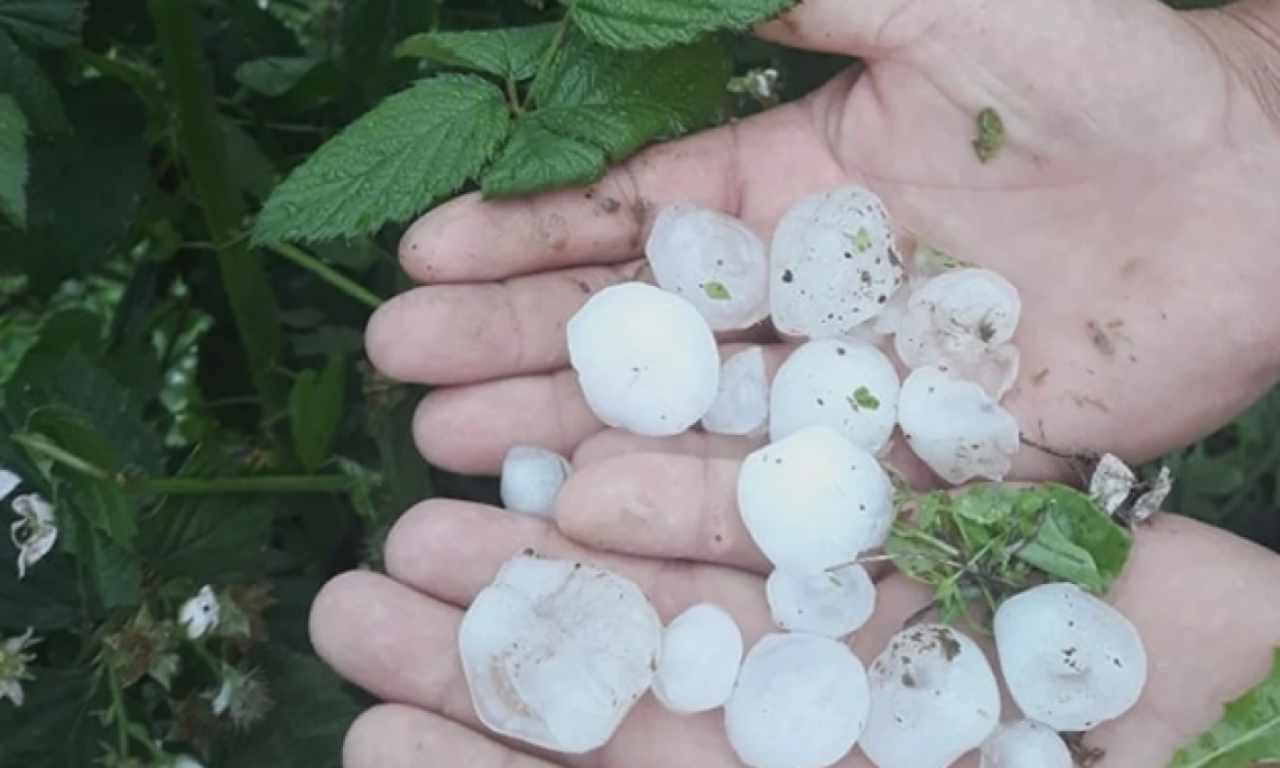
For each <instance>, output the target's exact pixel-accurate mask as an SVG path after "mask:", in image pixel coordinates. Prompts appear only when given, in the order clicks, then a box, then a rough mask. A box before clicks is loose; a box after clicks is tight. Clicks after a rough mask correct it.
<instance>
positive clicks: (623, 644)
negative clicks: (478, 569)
mask: <svg viewBox="0 0 1280 768" xmlns="http://www.w3.org/2000/svg"><path fill="white" fill-rule="evenodd" d="M661 643H662V623H661V621H660V620H659V618H658V614H657V612H656V611H655V610H654V608H653V606H652V605H651V604H650V603H649V601H648V600H647V599H646V598H645V596H644V594H643V593H642V592H641V591H640V589H639V587H637V586H636V585H635V584H634V583H632V582H631V581H629V580H627V579H625V578H623V577H621V576H618V575H616V574H613V573H609V572H607V571H602V570H600V569H598V568H594V567H591V566H589V565H584V564H581V563H575V562H572V561H566V560H551V559H543V558H540V557H538V556H536V555H533V554H531V553H525V554H522V555H518V556H516V557H515V558H513V559H511V560H509V561H508V562H507V563H506V564H505V565H503V567H502V568H501V569H500V570H499V571H498V574H497V576H496V577H495V578H494V580H493V582H492V583H491V584H490V585H489V586H487V587H485V588H484V589H483V590H481V592H480V594H479V595H477V596H476V599H475V601H474V602H473V603H472V604H471V607H470V608H469V609H468V610H467V612H466V614H465V615H464V616H463V618H462V625H461V626H460V627H459V629H458V651H459V655H460V656H461V660H462V668H463V672H464V674H465V676H466V680H467V685H468V688H469V689H470V692H471V700H472V703H473V705H474V706H475V710H476V714H477V716H478V717H479V718H480V721H481V722H482V723H484V725H485V726H486V727H488V728H489V729H491V730H493V731H494V732H496V733H498V734H501V735H503V736H507V737H510V738H513V739H518V740H520V741H523V742H526V743H529V744H533V745H535V746H538V747H542V748H544V749H549V750H553V751H556V752H563V753H568V754H581V753H584V752H589V751H591V750H593V749H598V748H599V747H601V746H603V745H604V744H606V743H607V742H608V741H609V739H611V738H612V737H613V734H614V733H615V732H616V731H617V729H618V726H620V725H621V724H622V721H623V719H624V718H625V717H626V716H627V713H628V712H630V710H631V708H632V707H633V706H634V705H635V703H636V702H637V701H639V700H640V698H641V697H642V696H643V695H644V694H645V692H646V691H648V690H649V687H650V684H651V683H652V680H653V674H654V672H653V671H654V669H655V667H656V666H657V663H658V657H659V653H660V649H661Z"/></svg>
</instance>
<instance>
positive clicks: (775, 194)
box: [400, 106, 841, 283]
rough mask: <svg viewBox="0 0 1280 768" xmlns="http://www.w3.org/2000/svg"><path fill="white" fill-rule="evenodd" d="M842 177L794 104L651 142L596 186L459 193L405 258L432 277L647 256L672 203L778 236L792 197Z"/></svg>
mask: <svg viewBox="0 0 1280 768" xmlns="http://www.w3.org/2000/svg"><path fill="white" fill-rule="evenodd" d="M823 128H825V126H823ZM778 146H786V148H787V151H786V152H778V151H777V148H778ZM797 169H805V172H804V173H798V172H797ZM840 181H841V174H840V170H839V164H838V163H837V162H836V161H835V160H834V159H833V158H832V156H831V154H830V152H829V150H828V149H827V145H826V141H825V135H824V134H823V133H822V132H821V131H820V130H818V127H817V126H815V125H814V124H813V123H812V120H811V115H810V114H809V113H808V112H806V110H804V109H803V108H801V107H797V106H786V107H781V108H778V109H774V110H770V111H769V112H766V113H762V114H759V115H755V116H752V117H751V118H748V119H746V120H743V121H740V122H738V123H735V124H733V125H730V126H725V127H722V128H717V129H714V130H709V131H706V132H703V133H699V134H696V135H694V136H690V137H687V138H684V139H681V140H679V141H674V142H670V143H665V144H659V145H656V146H654V147H651V148H649V149H647V150H645V151H644V152H641V153H639V154H638V155H636V156H635V157H633V158H632V159H630V160H629V161H627V162H626V163H625V164H623V165H621V166H619V167H617V168H615V169H613V170H612V171H610V172H609V174H608V175H606V176H605V177H604V178H603V179H602V180H601V181H599V182H598V183H596V184H593V185H591V186H590V187H588V188H586V189H569V190H560V191H554V192H548V193H544V194H540V195H536V196H532V197H522V198H518V199H508V200H484V199H482V198H481V197H480V196H479V195H474V194H473V195H469V196H466V197H462V198H459V199H457V200H455V201H453V202H450V203H447V204H445V205H443V206H440V207H439V208H437V209H435V210H434V211H432V212H430V213H428V214H427V215H426V216H424V217H422V218H421V219H419V220H418V221H417V222H416V223H415V224H414V225H413V226H412V227H410V229H409V231H408V232H407V233H406V234H405V237H404V239H403V241H402V242H401V246H400V259H401V262H402V263H403V265H404V268H405V271H406V272H407V273H408V274H409V275H410V276H411V277H413V278H414V279H416V280H419V281H421V282H425V283H449V282H478V281H485V280H497V279H501V278H506V277H511V276H514V275H522V274H528V273H531V272H541V271H546V270H552V269H560V268H563V267H571V266H581V265H586V264H611V263H612V264H616V263H620V262H623V261H627V260H629V259H633V258H636V257H637V256H640V255H642V252H643V248H644V241H645V238H646V237H647V236H648V231H649V225H650V224H651V223H652V220H653V216H654V214H655V212H656V211H657V210H658V209H659V208H661V207H663V206H665V205H668V204H670V203H674V202H692V203H699V204H701V205H705V206H707V207H710V208H715V209H717V210H722V211H725V212H728V213H732V214H737V215H740V216H742V218H743V219H744V221H745V222H746V223H747V225H748V226H749V227H751V228H752V229H753V230H755V231H756V233H757V234H759V235H761V236H762V237H767V235H768V234H769V233H770V232H772V229H773V224H774V222H775V221H776V220H777V218H778V217H779V216H780V215H781V214H782V212H783V210H785V208H786V207H787V206H788V205H790V203H791V202H792V201H794V200H795V199H798V198H799V197H800V196H802V195H803V194H806V193H808V192H810V191H812V190H813V189H817V188H820V187H824V186H834V185H836V184H838V183H840ZM763 190H767V194H766V195H764V196H760V195H761V191H763Z"/></svg>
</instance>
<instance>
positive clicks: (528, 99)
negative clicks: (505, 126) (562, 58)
mask: <svg viewBox="0 0 1280 768" xmlns="http://www.w3.org/2000/svg"><path fill="white" fill-rule="evenodd" d="M572 10H573V7H572V6H570V8H569V11H572ZM569 11H566V12H565V15H564V18H563V19H561V20H560V26H558V27H557V28H556V36H555V38H554V39H552V41H551V45H549V46H548V47H547V50H546V53H544V54H542V61H540V62H538V73H537V74H536V75H534V78H533V84H532V85H530V86H529V90H528V92H527V93H525V95H524V102H523V103H521V104H520V106H519V107H518V108H517V110H516V111H517V112H520V113H523V112H527V111H528V110H529V106H530V104H531V103H532V102H533V94H535V93H537V91H538V82H539V81H540V80H542V77H543V74H544V73H545V72H546V71H547V68H548V67H550V66H551V60H552V59H553V58H555V55H556V53H558V52H559V51H560V46H562V45H564V39H565V37H566V36H568V34H569V24H570V21H569V19H570V15H571V14H570V13H569Z"/></svg>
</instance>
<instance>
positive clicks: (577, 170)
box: [481, 114, 605, 198]
mask: <svg viewBox="0 0 1280 768" xmlns="http://www.w3.org/2000/svg"><path fill="white" fill-rule="evenodd" d="M604 172H605V158H604V152H602V151H601V150H600V149H599V148H598V147H595V146H592V145H591V144H588V143H587V142H584V141H580V140H578V139H575V138H573V137H571V136H564V135H561V134H559V133H556V132H555V131H552V130H550V129H548V128H547V127H546V125H544V124H543V121H542V119H541V116H540V115H538V114H534V115H531V116H529V117H525V118H522V119H521V120H520V121H519V122H517V123H516V129H515V132H514V133H513V134H512V135H511V140H510V141H509V142H508V143H507V145H506V147H504V148H503V150H502V153H501V154H500V155H498V158H497V159H496V160H494V161H493V165H491V166H490V167H489V169H488V170H487V171H485V174H484V178H483V179H482V180H481V190H482V191H483V192H484V194H485V196H486V197H490V198H500V197H509V196H513V195H523V194H528V193H530V192H535V191H539V190H545V189H552V188H555V187H563V186H571V185H576V184H587V183H590V182H592V181H595V180H596V179H599V178H600V177H601V176H603V175H604Z"/></svg>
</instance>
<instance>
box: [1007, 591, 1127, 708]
mask: <svg viewBox="0 0 1280 768" xmlns="http://www.w3.org/2000/svg"><path fill="white" fill-rule="evenodd" d="M993 630H994V634H995V640H996V651H997V653H999V655H1000V667H1001V670H1002V671H1003V672H1004V679H1005V684H1006V685H1007V686H1008V688H1009V694H1010V695H1011V696H1012V697H1013V700H1014V701H1015V702H1016V703H1017V705H1018V708H1019V709H1021V710H1022V713H1023V714H1024V715H1025V716H1026V717H1028V718H1030V719H1032V720H1036V721H1038V722H1041V723H1044V724H1045V725H1047V726H1049V727H1050V728H1053V729H1055V730H1057V731H1063V732H1076V731H1088V730H1090V729H1092V728H1094V727H1096V726H1097V725H1099V724H1100V723H1104V722H1107V721H1108V720H1114V719H1115V718H1117V717H1120V716H1121V715H1123V714H1124V713H1125V712H1128V711H1129V710H1130V709H1131V708H1132V707H1133V706H1134V705H1135V704H1137V702H1138V699H1139V697H1140V696H1141V695H1142V690H1143V688H1144V686H1145V685H1146V681H1147V654H1146V649H1145V648H1144V646H1143V643H1142V637H1141V636H1140V635H1139V634H1138V630H1137V628H1136V627H1134V625H1133V623H1132V622H1130V621H1129V619H1128V618H1126V617H1125V615H1124V614H1122V613H1120V612H1119V611H1117V610H1116V609H1115V608H1113V607H1111V606H1110V605H1107V604H1106V603H1104V602H1103V601H1102V600H1099V599H1098V598H1096V597H1094V596H1093V595H1091V594H1089V593H1088V592H1085V591H1084V590H1083V589H1081V588H1080V587H1078V586H1076V585H1075V584H1069V583H1065V582H1054V583H1049V584H1042V585H1039V586H1036V587H1032V588H1031V589H1028V590H1026V591H1025V592H1022V593H1020V594H1018V595H1015V596H1014V597H1011V598H1009V599H1008V600H1006V601H1005V602H1004V603H1003V604H1001V606H1000V608H999V609H998V610H997V611H996V615H995V620H994V623H993Z"/></svg>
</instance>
